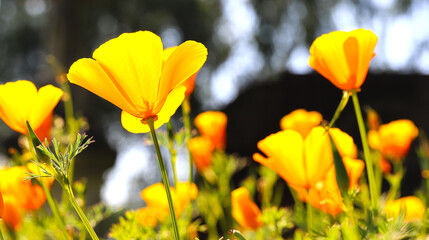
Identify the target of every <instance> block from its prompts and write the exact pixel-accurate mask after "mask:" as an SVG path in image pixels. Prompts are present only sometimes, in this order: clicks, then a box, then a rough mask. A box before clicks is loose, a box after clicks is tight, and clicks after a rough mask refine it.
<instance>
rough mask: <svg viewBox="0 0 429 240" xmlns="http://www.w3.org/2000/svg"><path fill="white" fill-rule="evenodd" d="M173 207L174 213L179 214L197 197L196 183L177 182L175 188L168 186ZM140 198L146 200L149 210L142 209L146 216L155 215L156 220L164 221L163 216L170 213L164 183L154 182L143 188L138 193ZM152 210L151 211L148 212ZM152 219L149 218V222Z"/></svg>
mask: <svg viewBox="0 0 429 240" xmlns="http://www.w3.org/2000/svg"><path fill="white" fill-rule="evenodd" d="M170 191H171V195H172V199H173V204H174V209H175V211H176V214H177V215H178V216H179V215H180V214H181V213H182V212H183V211H184V210H185V209H186V207H187V206H188V205H189V204H190V203H191V200H194V199H196V198H197V195H198V188H197V185H195V184H194V183H192V185H190V184H189V182H179V183H178V184H177V187H176V189H175V188H173V187H170ZM140 196H141V198H142V199H143V200H144V201H145V202H146V205H147V208H149V210H143V211H144V212H143V213H140V214H145V215H146V216H150V215H155V216H156V218H157V220H158V221H164V220H165V218H166V217H167V216H168V215H169V214H170V210H169V206H168V201H167V194H166V192H165V188H164V185H163V184H162V183H155V184H152V185H150V186H149V187H147V188H145V189H143V190H142V191H141V193H140ZM148 211H152V212H150V213H149V212H148ZM152 222H153V221H152V220H150V221H149V223H152Z"/></svg>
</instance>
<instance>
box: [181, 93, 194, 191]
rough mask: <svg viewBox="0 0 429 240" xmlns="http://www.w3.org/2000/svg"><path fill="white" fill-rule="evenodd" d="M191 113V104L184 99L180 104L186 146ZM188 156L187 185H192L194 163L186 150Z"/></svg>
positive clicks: (189, 137)
mask: <svg viewBox="0 0 429 240" xmlns="http://www.w3.org/2000/svg"><path fill="white" fill-rule="evenodd" d="M190 111H191V104H190V102H189V98H188V97H185V100H184V101H183V103H182V114H183V125H184V127H185V143H186V144H187V143H188V142H189V140H190V139H191V136H192V134H191V131H192V129H191V118H190V117H189V112H190ZM188 156H189V184H192V182H193V178H194V161H193V159H192V154H191V151H189V149H188Z"/></svg>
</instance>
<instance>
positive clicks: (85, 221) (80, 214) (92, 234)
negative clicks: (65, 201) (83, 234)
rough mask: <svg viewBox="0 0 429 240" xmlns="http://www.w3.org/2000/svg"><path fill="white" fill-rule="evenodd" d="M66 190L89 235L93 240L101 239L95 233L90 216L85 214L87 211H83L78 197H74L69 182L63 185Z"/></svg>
mask: <svg viewBox="0 0 429 240" xmlns="http://www.w3.org/2000/svg"><path fill="white" fill-rule="evenodd" d="M62 187H63V189H64V191H65V192H66V193H67V195H68V197H69V201H70V203H71V204H72V206H73V207H74V209H75V210H76V212H77V214H78V215H79V217H80V220H81V221H82V223H83V225H84V226H85V228H86V230H87V231H88V233H89V235H90V236H91V238H92V239H93V240H99V238H98V236H97V234H96V233H95V231H94V229H93V228H92V226H91V224H90V223H89V221H88V218H87V217H86V216H85V213H84V212H83V211H82V208H80V206H79V204H78V203H77V202H76V198H75V197H74V194H73V190H72V188H71V186H70V185H69V184H67V185H65V186H64V185H62Z"/></svg>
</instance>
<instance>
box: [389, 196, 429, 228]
mask: <svg viewBox="0 0 429 240" xmlns="http://www.w3.org/2000/svg"><path fill="white" fill-rule="evenodd" d="M401 208H405V211H406V212H405V221H408V222H411V221H414V220H419V219H422V218H423V216H424V213H425V210H426V208H425V206H424V204H423V202H422V200H420V199H419V198H417V197H415V196H408V197H403V198H400V199H397V200H394V201H391V202H388V203H387V204H386V206H385V207H384V212H386V214H387V216H388V217H397V216H398V215H399V213H400V211H401Z"/></svg>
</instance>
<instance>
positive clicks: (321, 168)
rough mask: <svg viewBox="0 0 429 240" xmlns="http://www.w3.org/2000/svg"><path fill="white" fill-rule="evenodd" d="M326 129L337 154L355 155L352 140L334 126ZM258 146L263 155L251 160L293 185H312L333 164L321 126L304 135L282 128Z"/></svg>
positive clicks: (303, 186) (326, 135) (306, 186)
mask: <svg viewBox="0 0 429 240" xmlns="http://www.w3.org/2000/svg"><path fill="white" fill-rule="evenodd" d="M329 131H330V134H331V136H332V138H333V140H334V142H335V144H336V146H337V148H338V151H339V153H340V155H341V156H343V157H345V156H350V157H352V158H355V157H356V155H357V149H356V146H355V144H354V142H353V139H352V138H351V137H350V136H349V135H347V134H346V133H344V132H342V131H341V130H339V129H337V128H331V129H330V130H329ZM258 148H259V149H260V150H261V151H262V152H263V153H264V154H265V155H266V156H267V157H264V156H262V155H261V154H259V153H255V154H254V155H253V159H254V160H255V161H257V162H259V163H261V164H263V165H265V166H266V167H268V168H270V169H272V170H274V171H275V172H277V174H279V175H280V176H281V177H282V178H283V179H284V180H285V181H286V182H287V183H288V184H289V185H291V186H294V187H301V188H305V189H308V188H311V187H314V186H315V185H316V184H317V183H318V182H319V181H321V180H322V179H323V178H324V177H325V175H326V174H327V172H328V171H329V170H330V168H331V167H332V166H333V155H332V149H331V143H330V140H329V136H328V134H327V132H326V130H325V128H323V127H314V128H313V129H312V130H311V131H310V133H309V134H308V135H307V137H306V138H303V137H302V135H301V134H300V133H298V132H296V131H294V130H283V131H280V132H278V133H275V134H271V135H270V136H268V137H266V138H265V139H263V140H261V141H259V142H258Z"/></svg>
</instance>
